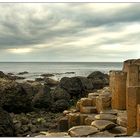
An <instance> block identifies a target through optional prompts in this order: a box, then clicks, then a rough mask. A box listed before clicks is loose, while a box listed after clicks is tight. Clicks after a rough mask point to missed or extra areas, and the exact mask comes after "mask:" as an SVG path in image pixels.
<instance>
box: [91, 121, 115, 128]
mask: <svg viewBox="0 0 140 140" xmlns="http://www.w3.org/2000/svg"><path fill="white" fill-rule="evenodd" d="M91 125H92V126H94V127H96V128H98V129H99V130H107V129H111V128H113V127H115V126H116V124H115V123H113V122H111V121H108V120H95V121H93V122H92V123H91Z"/></svg>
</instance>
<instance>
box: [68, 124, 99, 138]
mask: <svg viewBox="0 0 140 140" xmlns="http://www.w3.org/2000/svg"><path fill="white" fill-rule="evenodd" d="M97 132H98V130H97V128H96V127H93V126H85V125H83V126H82V125H81V126H75V127H72V128H71V129H69V130H68V133H69V135H70V136H71V137H86V136H88V135H91V134H95V133H97Z"/></svg>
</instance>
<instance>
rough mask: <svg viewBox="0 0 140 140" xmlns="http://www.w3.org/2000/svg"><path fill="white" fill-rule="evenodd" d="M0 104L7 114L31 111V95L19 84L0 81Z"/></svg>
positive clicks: (4, 80) (10, 81)
mask: <svg viewBox="0 0 140 140" xmlns="http://www.w3.org/2000/svg"><path fill="white" fill-rule="evenodd" d="M0 96H1V98H0V104H1V106H2V107H3V108H4V109H5V110H6V111H8V112H14V113H20V112H29V111H31V110H32V105H31V100H32V93H28V92H27V90H26V89H25V87H24V86H22V85H21V84H19V83H17V82H15V81H12V80H6V79H0Z"/></svg>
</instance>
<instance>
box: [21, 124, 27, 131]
mask: <svg viewBox="0 0 140 140" xmlns="http://www.w3.org/2000/svg"><path fill="white" fill-rule="evenodd" d="M21 129H22V130H23V132H27V131H28V130H29V127H28V125H22V127H21Z"/></svg>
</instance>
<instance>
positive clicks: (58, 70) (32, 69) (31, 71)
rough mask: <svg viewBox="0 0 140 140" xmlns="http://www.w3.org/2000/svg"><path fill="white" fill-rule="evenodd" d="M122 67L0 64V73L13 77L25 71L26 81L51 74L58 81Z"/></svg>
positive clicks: (64, 64) (90, 63)
mask: <svg viewBox="0 0 140 140" xmlns="http://www.w3.org/2000/svg"><path fill="white" fill-rule="evenodd" d="M122 66H123V63H121V62H0V71H3V72H4V73H13V74H15V75H18V73H19V72H23V71H27V72H28V74H25V75H22V76H23V77H25V78H26V80H34V79H35V78H38V77H41V76H40V75H41V74H44V73H51V74H54V76H53V77H51V78H53V79H56V80H60V79H61V78H62V77H73V76H88V75H89V74H90V73H92V72H94V71H101V72H103V73H109V71H110V70H121V69H122ZM68 72H69V73H68ZM20 76H21V75H20Z"/></svg>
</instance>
